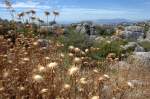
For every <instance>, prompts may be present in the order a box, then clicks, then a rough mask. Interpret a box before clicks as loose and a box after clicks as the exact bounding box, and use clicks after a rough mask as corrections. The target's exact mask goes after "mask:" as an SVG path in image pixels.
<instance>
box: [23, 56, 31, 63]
mask: <svg viewBox="0 0 150 99" xmlns="http://www.w3.org/2000/svg"><path fill="white" fill-rule="evenodd" d="M22 60H23V61H25V62H28V61H30V59H29V58H27V57H25V58H23V59H22Z"/></svg>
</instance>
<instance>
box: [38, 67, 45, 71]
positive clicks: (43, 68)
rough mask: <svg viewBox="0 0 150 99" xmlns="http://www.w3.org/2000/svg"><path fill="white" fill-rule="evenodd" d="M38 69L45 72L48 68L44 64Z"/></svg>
mask: <svg viewBox="0 0 150 99" xmlns="http://www.w3.org/2000/svg"><path fill="white" fill-rule="evenodd" d="M38 70H39V72H45V71H46V68H45V67H44V66H39V67H38Z"/></svg>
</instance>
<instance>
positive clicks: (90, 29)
mask: <svg viewBox="0 0 150 99" xmlns="http://www.w3.org/2000/svg"><path fill="white" fill-rule="evenodd" d="M76 32H79V33H84V34H87V35H95V34H96V28H95V25H93V24H91V23H80V24H77V26H76Z"/></svg>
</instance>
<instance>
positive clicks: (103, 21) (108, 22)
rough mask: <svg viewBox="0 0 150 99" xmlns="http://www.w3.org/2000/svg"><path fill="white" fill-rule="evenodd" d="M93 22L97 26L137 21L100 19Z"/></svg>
mask: <svg viewBox="0 0 150 99" xmlns="http://www.w3.org/2000/svg"><path fill="white" fill-rule="evenodd" d="M93 22H94V23H97V24H119V23H132V22H135V21H132V20H128V19H98V20H95V21H93Z"/></svg>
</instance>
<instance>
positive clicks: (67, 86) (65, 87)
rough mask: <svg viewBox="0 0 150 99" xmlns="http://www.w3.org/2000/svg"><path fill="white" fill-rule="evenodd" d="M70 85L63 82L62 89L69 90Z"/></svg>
mask: <svg viewBox="0 0 150 99" xmlns="http://www.w3.org/2000/svg"><path fill="white" fill-rule="evenodd" d="M70 88H71V86H70V85H69V84H64V86H63V89H64V90H70Z"/></svg>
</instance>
